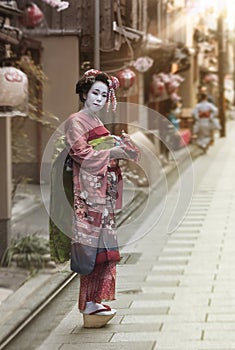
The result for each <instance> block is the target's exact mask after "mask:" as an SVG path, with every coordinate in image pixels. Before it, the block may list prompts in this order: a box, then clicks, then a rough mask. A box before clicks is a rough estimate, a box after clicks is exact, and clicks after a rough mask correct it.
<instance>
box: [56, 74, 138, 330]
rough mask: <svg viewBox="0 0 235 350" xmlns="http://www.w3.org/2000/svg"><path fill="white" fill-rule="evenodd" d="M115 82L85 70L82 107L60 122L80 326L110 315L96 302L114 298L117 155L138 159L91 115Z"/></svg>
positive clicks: (95, 324)
mask: <svg viewBox="0 0 235 350" xmlns="http://www.w3.org/2000/svg"><path fill="white" fill-rule="evenodd" d="M118 85H119V82H118V79H117V78H116V77H113V76H109V75H108V74H106V73H104V72H101V71H98V70H95V69H90V70H88V71H87V72H85V73H84V75H83V76H82V78H81V79H80V80H79V81H78V83H77V85H76V93H77V94H79V97H80V100H81V102H83V108H82V109H81V110H80V111H79V112H76V113H74V114H72V115H70V116H69V117H68V119H67V121H66V123H65V142H66V151H67V153H68V156H67V158H66V167H67V168H69V169H70V170H71V172H72V176H71V179H72V187H71V188H72V189H73V196H72V201H71V203H72V206H73V219H72V234H71V237H72V239H71V241H70V245H71V253H70V258H71V269H72V270H73V271H75V272H78V273H79V274H80V292H79V300H78V308H79V310H80V312H81V313H82V315H83V320H84V327H86V328H99V327H102V326H104V325H105V324H106V323H107V322H108V321H109V320H111V319H112V318H113V317H114V315H115V314H116V310H114V309H112V308H111V307H110V306H108V305H105V304H103V303H102V302H103V301H104V300H106V301H112V300H114V299H115V283H116V264H117V263H118V261H119V260H120V255H119V249H118V243H117V232H116V227H115V209H117V208H121V205H122V176H121V170H120V167H119V159H132V160H134V161H137V160H138V158H139V150H138V148H137V147H136V146H135V145H134V144H133V142H132V141H131V138H130V136H129V135H128V134H126V133H125V132H123V133H122V135H121V137H115V136H113V135H111V134H110V132H109V131H108V130H107V129H106V128H105V126H104V124H103V123H102V122H101V120H100V118H99V117H98V115H97V113H98V112H99V111H100V110H101V109H102V108H103V107H104V105H105V103H106V102H107V105H108V108H109V106H110V105H111V104H112V107H113V109H114V110H115V108H116V97H115V91H116V89H117V87H118ZM103 141H104V142H103ZM102 144H103V146H102ZM97 145H98V146H97ZM68 164H69V166H68ZM50 233H51V237H50V238H51V239H50V241H51V248H52V255H53V256H57V260H59V258H58V252H57V251H56V247H57V245H56V244H53V242H54V241H55V240H57V242H58V236H57V237H55V235H56V233H55V231H54V230H50Z"/></svg>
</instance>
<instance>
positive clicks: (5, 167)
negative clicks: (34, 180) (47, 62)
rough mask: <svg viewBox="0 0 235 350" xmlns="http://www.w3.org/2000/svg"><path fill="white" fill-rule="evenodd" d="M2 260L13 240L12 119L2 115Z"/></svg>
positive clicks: (0, 232)
mask: <svg viewBox="0 0 235 350" xmlns="http://www.w3.org/2000/svg"><path fill="white" fill-rule="evenodd" d="M0 164H1V177H0V193H1V200H0V239H1V244H0V259H1V258H2V256H3V254H4V252H5V250H6V248H7V247H8V245H9V241H10V238H11V192H12V191H11V118H10V117H4V116H1V115H0Z"/></svg>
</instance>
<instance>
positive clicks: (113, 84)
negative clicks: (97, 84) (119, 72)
mask: <svg viewBox="0 0 235 350" xmlns="http://www.w3.org/2000/svg"><path fill="white" fill-rule="evenodd" d="M108 84H109V92H108V105H107V112H108V111H109V108H110V104H111V102H112V106H113V108H112V110H113V111H116V108H117V99H116V95H115V90H116V89H117V88H118V87H119V80H118V78H117V77H114V76H112V75H111V76H110V79H108Z"/></svg>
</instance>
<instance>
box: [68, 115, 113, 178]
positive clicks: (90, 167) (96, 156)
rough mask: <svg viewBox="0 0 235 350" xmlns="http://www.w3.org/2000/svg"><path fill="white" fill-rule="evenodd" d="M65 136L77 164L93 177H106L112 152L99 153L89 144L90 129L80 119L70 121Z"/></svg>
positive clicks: (75, 118) (101, 151)
mask: <svg viewBox="0 0 235 350" xmlns="http://www.w3.org/2000/svg"><path fill="white" fill-rule="evenodd" d="M65 135H66V142H67V145H68V148H69V155H70V156H71V158H72V159H73V160H74V161H75V163H77V164H78V165H79V167H80V168H83V169H84V170H86V172H87V173H89V174H91V175H95V176H104V175H105V174H106V172H107V167H108V163H109V159H110V151H109V150H99V151H97V150H94V149H93V148H92V146H90V145H89V144H88V142H87V140H88V135H89V129H88V128H87V127H86V126H85V125H84V124H83V123H82V122H81V121H79V118H78V117H74V118H71V119H70V120H68V122H67V123H66V125H65Z"/></svg>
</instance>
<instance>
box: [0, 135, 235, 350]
mask: <svg viewBox="0 0 235 350" xmlns="http://www.w3.org/2000/svg"><path fill="white" fill-rule="evenodd" d="M228 140H229V139H228ZM228 140H226V142H228ZM224 141H225V140H219V142H218V145H216V146H214V147H213V148H212V149H211V150H210V151H209V154H208V156H209V155H210V154H213V153H215V150H218V147H219V145H222V146H223V147H225V146H224V145H223V142H224ZM225 145H226V143H225ZM230 146H231V145H230ZM191 151H192V155H193V154H194V156H196V155H198V154H199V153H198V151H197V150H195V148H192V150H191ZM222 158H223V160H224V156H223V157H222ZM205 159H206V157H205ZM226 159H227V158H226ZM207 166H208V164H207V165H206V167H207ZM170 171H171V169H169V170H168V172H170ZM212 179H213V180H215V179H216V177H215V176H214V174H213V176H212ZM215 188H216V185H215ZM204 212H205V210H204V211H203V213H204ZM195 219H198V218H195ZM199 219H200V217H199ZM195 221H197V220H195ZM190 224H191V225H192V224H193V225H195V222H194V221H193V222H191V221H190ZM191 231H192V230H191V229H190V231H189V232H188V231H187V232H186V234H185V235H183V234H182V233H180V232H176V233H174V234H173V235H172V236H170V237H169V240H167V243H166V245H165V248H164V249H166V252H164V250H163V252H162V253H161V254H163V256H161V254H160V256H159V258H157V252H159V251H160V247H161V245H160V244H159V242H160V241H162V242H163V243H165V241H166V239H165V236H164V238H163V236H161V235H160V236H159V233H158V234H156V232H155V231H154V229H153V230H152V231H151V232H150V233H149V234H148V235H147V236H145V237H144V238H143V239H142V240H141V241H138V242H137V243H136V244H134V245H132V246H130V247H131V248H130V247H128V248H130V249H131V251H130V253H131V255H133V253H134V252H135V251H136V252H137V253H138V254H139V253H140V257H139V259H138V260H137V262H136V263H135V264H133V263H126V264H123V265H120V267H119V271H118V275H119V277H118V300H117V301H115V302H114V304H115V305H114V307H117V308H118V316H116V317H115V319H114V320H113V322H112V324H110V325H109V326H108V327H107V328H105V329H102V330H99V331H95V332H93V331H92V332H91V331H89V330H84V329H82V328H81V326H79V325H78V326H77V327H74V324H75V323H74V321H75V319H76V323H77V318H78V317H77V311H76V308H75V309H74V310H73V311H72V312H71V314H68V315H67V316H66V317H65V318H64V320H63V321H62V323H61V325H60V327H62V328H63V327H64V324H67V326H66V327H65V329H66V332H65V329H64V332H62V333H66V339H63V335H62V336H61V337H58V334H57V330H55V332H53V333H52V334H51V337H49V338H48V339H47V340H46V341H45V344H44V345H42V347H43V346H44V348H45V349H47V350H48V349H53V350H55V349H57V348H60V349H70V348H71V349H73V348H75V346H76V344H77V343H83V344H82V349H84V350H85V349H88V347H89V349H90V346H89V344H85V343H87V342H89V343H92V349H99V348H102V349H105V348H106V349H132V348H135V349H154V350H155V348H154V347H155V344H158V345H157V347H156V349H159V350H161V349H162V350H163V349H168V348H169V349H177V350H183V349H187V350H191V348H190V347H188V348H187V346H186V347H181V345H179V343H178V342H175V341H174V339H172V333H171V332H172V331H173V335H174V336H176V335H177V334H178V335H179V334H180V330H182V329H184V331H183V334H186V333H187V334H188V335H190V337H192V339H195V338H194V337H195V335H197V336H198V334H200V335H199V338H197V340H198V341H199V342H200V341H201V339H202V338H203V339H204V336H205V330H204V329H201V328H200V325H201V324H200V322H201V321H202V317H197V315H198V314H199V313H200V311H201V310H198V312H197V313H196V314H195V312H194V311H193V312H190V315H191V316H192V320H191V321H192V323H193V325H191V323H190V322H191V321H190V318H189V319H188V318H187V317H186V316H187V315H184V313H183V310H185V313H187V310H189V307H188V306H189V305H193V304H194V303H195V302H194V301H193V300H192V301H190V302H188V303H186V304H185V305H184V304H182V308H183V310H180V312H179V313H178V312H177V308H176V306H178V307H180V306H179V303H178V304H177V295H178V293H179V295H180V294H182V296H184V299H185V300H187V298H186V294H187V293H186V292H187V291H188V290H192V291H194V289H193V288H191V286H190V285H189V282H187V279H185V277H186V276H187V271H186V268H187V267H188V263H189V258H190V259H191V255H192V253H193V249H195V247H196V244H195V243H196V242H197V241H198V240H199V238H198V237H199V236H198V237H196V236H195V232H191ZM196 231H197V230H196ZM196 233H197V232H196ZM178 235H179V236H178ZM198 235H199V234H198ZM161 237H162V238H161ZM177 237H178V238H177ZM154 240H155V241H154ZM171 240H172V241H171ZM168 244H169V251H168ZM125 249H127V247H126V248H125ZM125 249H123V253H125ZM126 254H127V255H128V254H129V253H128V251H127V252H126ZM138 254H137V255H136V256H137V257H138ZM131 255H130V256H131ZM198 259H199V260H200V257H199V258H198ZM127 260H128V259H127ZM130 260H131V259H130ZM197 268H198V266H197ZM1 273H2V272H1ZM188 274H189V275H190V272H188ZM69 275H70V272H69V269H68V266H67V265H65V266H63V267H62V268H60V269H59V270H58V269H57V270H56V271H40V273H39V274H38V275H36V276H33V277H32V278H30V279H29V280H28V281H27V282H26V283H24V282H25V278H26V277H24V280H22V286H21V287H20V288H18V287H16V288H15V289H11V286H10V282H11V281H10V280H9V288H8V290H9V294H11V295H9V296H8V297H7V298H6V299H5V300H3V299H4V298H5V296H3V297H2V304H1V305H0V312H1V321H0V341H2V340H3V339H4V338H6V337H7V336H8V335H9V334H10V333H11V332H12V331H14V329H15V328H16V327H17V326H18V325H19V324H21V323H22V322H23V321H24V318H25V317H27V316H28V315H29V314H30V313H32V312H33V310H34V308H35V307H37V306H39V305H40V304H41V303H42V301H44V300H46V298H47V297H48V294H49V293H51V292H52V291H53V290H54V289H56V288H57V287H58V285H60V284H61V283H62V280H63V279H65V278H67V277H68V276H69ZM190 276H191V275H190ZM190 276H188V277H190ZM214 276H215V272H214V274H213V277H214ZM205 277H206V276H204V275H203V276H202V280H205ZM184 279H185V281H184ZM189 280H190V278H189ZM192 280H193V279H192ZM194 281H195V280H194ZM213 281H214V280H213ZM182 283H183V284H182ZM187 283H188V284H187ZM182 287H184V288H183V289H181V290H180V289H178V288H182ZM186 287H187V288H186ZM6 289H7V288H5V289H4V288H3V293H1V292H2V290H0V295H1V296H2V295H3V294H4V293H5V294H4V295H6ZM208 290H209V287H208ZM11 291H12V292H11ZM208 293H209V292H208ZM189 294H190V293H189ZM198 294H199V296H200V293H199V292H196V291H195V295H193V298H194V297H195V298H196V297H198ZM190 295H191V294H190ZM199 299H200V298H199ZM208 300H210V298H209V299H208ZM208 302H209V301H208ZM174 304H175V305H174ZM200 305H201V304H199V306H200ZM203 305H204V304H203ZM173 306H174V307H175V308H174V307H173ZM209 306H211V305H209ZM209 306H208V305H207V307H209ZM172 307H173V308H172ZM171 308H172V309H171ZM184 308H185V309H184ZM180 309H181V308H180ZM172 310H173V311H172ZM203 316H204V315H203ZM174 317H176V318H175V319H174ZM205 317H206V316H205ZM173 320H174V321H173ZM177 320H178V321H180V324H179V325H178V326H179V327H180V325H182V328H181V329H177ZM80 321H81V320H80ZM80 321H79V322H80ZM188 321H189V325H188ZM184 323H185V324H186V325H185V327H186V328H184V326H183V325H184ZM195 323H196V324H195ZM198 323H199V325H198ZM69 325H70V326H71V327H72V328H73V329H72V330H69V329H68V328H69V327H68V326H69ZM174 325H175V327H176V329H174ZM190 325H191V326H192V331H193V333H192V334H191V332H190V331H189V328H187V327H190ZM171 327H173V328H171ZM60 329H61V328H60ZM187 330H188V331H187ZM70 333H72V334H70ZM73 334H74V335H73ZM183 334H181V336H180V339H183V338H184V337H183ZM178 335H177V336H176V339H177V337H178ZM168 336H169V341H168V343H169V344H172V343H173V344H175V345H176V343H177V346H178V345H179V346H178V347H176V348H174V347H172V348H171V347H170V346H168V347H166V346H165V345H164V346H165V347H164V346H163V344H164V341H163V340H164V339H165V338H167V337H168ZM161 339H162V343H161ZM185 339H186V340H187V339H188V338H187V337H186V338H185ZM185 339H184V340H185ZM190 339H191V338H190ZM190 339H189V341H188V344H191V340H190ZM170 340H171V342H172V343H171V342H170ZM84 341H85V343H84ZM159 341H160V343H159ZM73 342H74V343H73ZM63 344H65V345H63ZM73 344H74V345H73ZM159 344H160V345H161V344H162V345H161V346H162V347H159ZM90 345H91V344H90ZM61 346H62V347H61ZM0 348H1V346H0ZM234 348H235V347H234ZM192 349H194V348H192ZM195 349H196V348H195ZM206 349H207V348H206ZM208 349H209V348H208ZM212 349H215V348H213V347H212ZM212 349H210V350H212ZM218 349H220V350H227V349H226V348H223V347H222V348H218ZM229 349H230V348H229ZM230 350H231V349H230Z"/></svg>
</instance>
